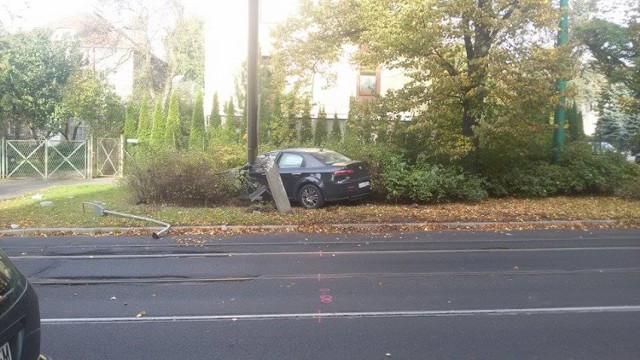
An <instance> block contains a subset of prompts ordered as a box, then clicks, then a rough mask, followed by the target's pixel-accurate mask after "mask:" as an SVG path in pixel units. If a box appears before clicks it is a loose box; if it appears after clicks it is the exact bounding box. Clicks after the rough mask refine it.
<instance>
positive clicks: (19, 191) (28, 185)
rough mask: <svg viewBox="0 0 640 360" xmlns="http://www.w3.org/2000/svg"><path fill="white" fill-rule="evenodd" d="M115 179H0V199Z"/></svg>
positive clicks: (114, 179) (108, 181)
mask: <svg viewBox="0 0 640 360" xmlns="http://www.w3.org/2000/svg"><path fill="white" fill-rule="evenodd" d="M117 180H118V179H116V178H95V179H90V180H87V179H77V180H73V179H72V180H69V179H65V180H52V179H49V180H43V179H3V180H0V201H1V200H7V199H11V198H15V197H18V196H22V195H26V194H30V193H36V192H38V191H41V190H43V189H46V188H50V187H52V186H64V185H90V184H91V185H99V184H111V183H115V182H116V181H117Z"/></svg>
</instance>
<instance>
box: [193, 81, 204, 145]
mask: <svg viewBox="0 0 640 360" xmlns="http://www.w3.org/2000/svg"><path fill="white" fill-rule="evenodd" d="M205 143H206V141H205V131H204V109H203V108H202V92H200V91H198V93H197V94H196V103H195V104H194V105H193V114H192V116H191V132H190V133H189V149H190V150H204V148H205Z"/></svg>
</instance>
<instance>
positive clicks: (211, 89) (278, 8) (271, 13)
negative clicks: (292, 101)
mask: <svg viewBox="0 0 640 360" xmlns="http://www.w3.org/2000/svg"><path fill="white" fill-rule="evenodd" d="M296 4H297V1H295V0H262V1H261V2H260V17H259V21H260V23H259V36H260V38H259V41H260V49H261V54H262V56H263V57H265V58H268V57H269V55H270V52H271V43H272V39H271V38H270V32H271V29H272V28H273V27H274V26H276V25H278V24H279V23H281V22H283V21H285V20H286V19H287V17H288V16H289V15H290V14H292V13H293V12H294V11H295V10H296ZM208 7H209V13H208V16H207V17H205V42H206V45H205V98H204V99H205V103H204V107H205V114H209V113H210V110H211V108H212V106H213V104H212V99H213V94H214V93H217V94H218V98H219V99H220V102H221V103H224V102H226V101H228V99H229V98H230V97H233V96H234V92H235V82H234V79H235V76H236V74H238V73H239V71H240V69H241V66H242V63H243V61H245V60H246V58H247V47H248V45H247V44H248V2H247V1H238V2H233V3H229V2H220V3H218V2H214V3H211V4H209V5H208ZM209 15H210V16H209ZM350 55H351V54H350V53H349V51H348V49H345V53H344V56H343V57H342V58H341V59H340V61H339V62H337V63H335V64H333V65H332V66H331V67H330V68H329V69H327V70H326V71H325V72H323V73H317V74H315V75H314V76H313V81H312V86H311V88H310V89H309V91H310V93H311V103H312V106H313V107H312V109H311V116H312V118H315V117H317V115H318V112H319V111H320V110H321V109H324V111H325V112H326V114H327V116H328V117H329V118H333V117H334V116H336V117H337V118H338V119H340V120H346V119H347V117H348V115H349V100H350V98H352V97H355V98H357V99H372V98H374V97H375V95H378V94H379V95H384V94H386V93H387V91H389V90H392V89H399V88H401V87H402V86H403V85H404V84H405V83H406V82H407V81H408V79H407V78H406V77H405V76H404V74H403V72H402V71H401V70H397V69H393V70H390V69H385V68H377V69H371V68H362V67H360V66H357V65H355V64H353V63H352V62H351V61H350V58H351V56H350ZM236 107H237V108H238V104H236Z"/></svg>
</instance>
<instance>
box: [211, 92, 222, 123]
mask: <svg viewBox="0 0 640 360" xmlns="http://www.w3.org/2000/svg"><path fill="white" fill-rule="evenodd" d="M220 125H222V117H221V116H220V101H218V93H215V94H213V106H212V107H211V115H210V116H209V127H210V128H211V129H216V128H218V127H220Z"/></svg>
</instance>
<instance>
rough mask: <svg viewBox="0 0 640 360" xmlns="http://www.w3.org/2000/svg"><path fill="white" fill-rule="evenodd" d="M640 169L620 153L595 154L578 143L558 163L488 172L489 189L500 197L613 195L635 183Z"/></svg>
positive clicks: (521, 166)
mask: <svg viewBox="0 0 640 360" xmlns="http://www.w3.org/2000/svg"><path fill="white" fill-rule="evenodd" d="M495 168H497V167H494V169H495ZM638 170H639V168H638V166H635V165H634V164H631V163H629V162H627V161H626V160H625V158H624V157H623V156H621V155H620V154H617V153H614V152H604V153H596V152H594V151H593V150H591V149H590V148H589V146H588V145H587V144H584V143H576V144H572V145H570V146H569V147H567V149H566V151H565V152H564V153H563V154H562V156H561V159H560V162H559V163H558V164H557V165H550V164H548V163H546V162H540V161H539V162H530V161H526V160H523V161H521V162H520V164H518V165H513V166H511V168H509V170H507V171H504V172H502V173H496V172H494V173H492V174H487V179H488V185H487V190H488V191H489V193H490V194H491V195H493V196H499V197H500V196H515V197H547V196H555V195H613V194H614V193H616V192H617V191H618V190H620V189H624V188H627V187H628V186H629V184H632V183H633V182H634V181H635V179H637V177H638V176H639V174H640V172H639V171H638Z"/></svg>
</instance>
